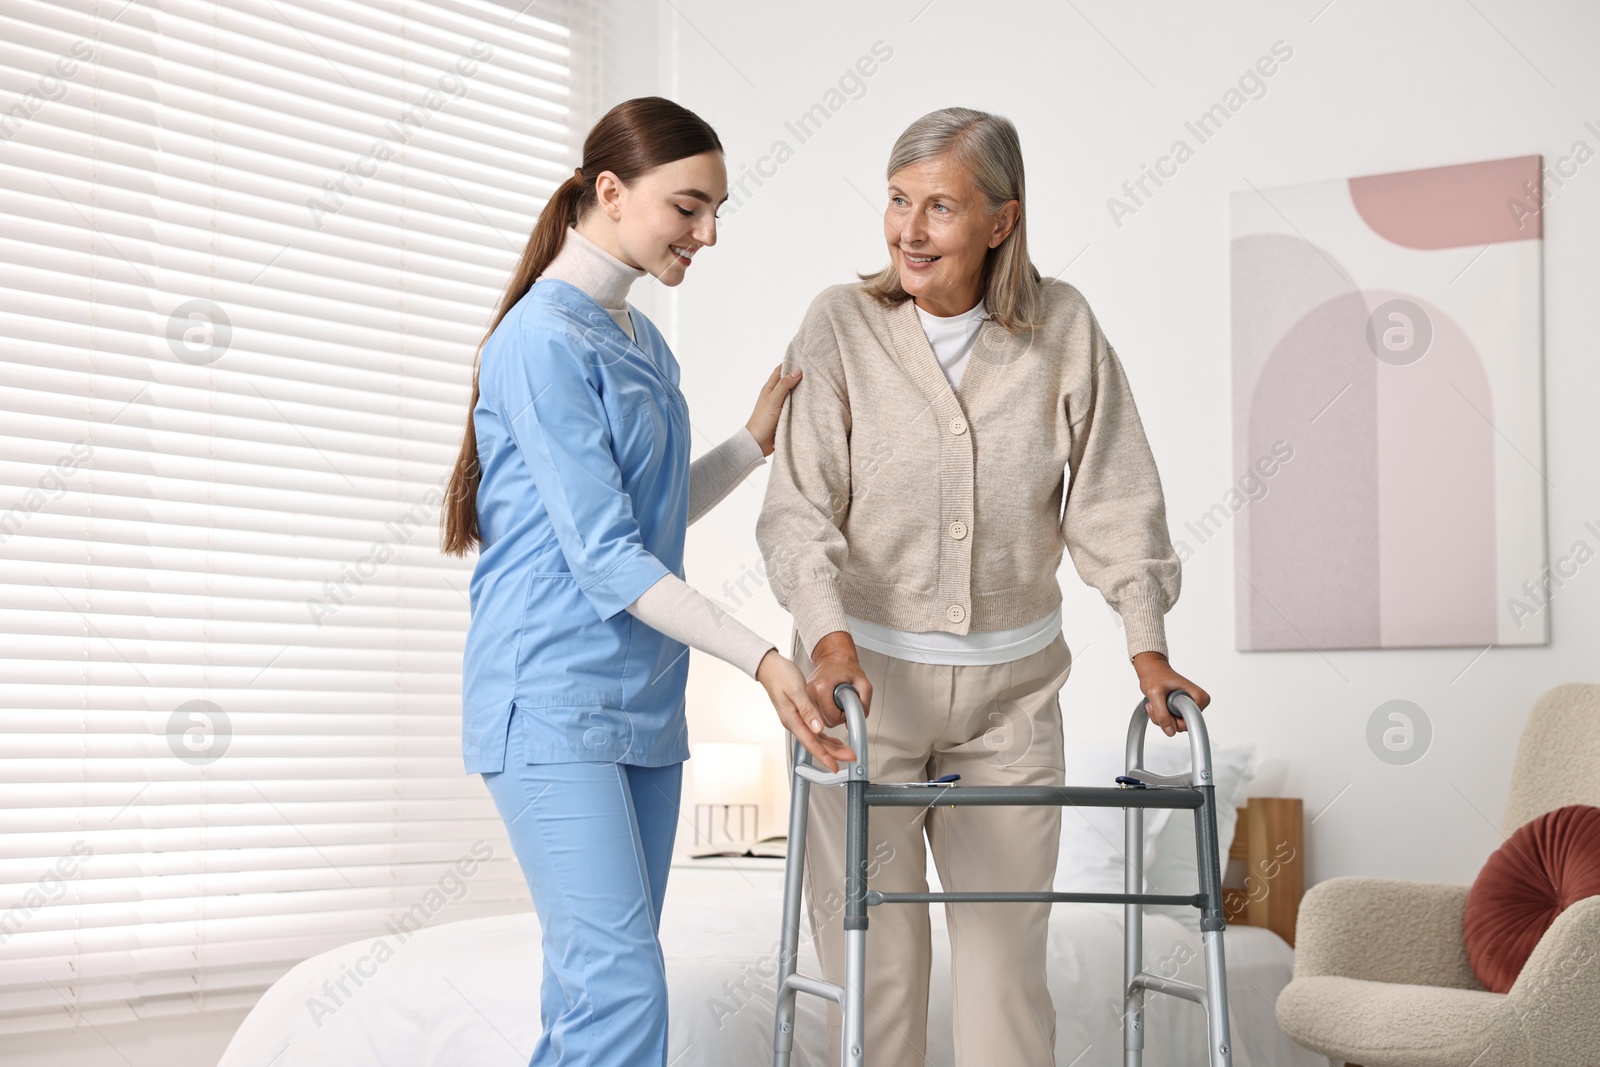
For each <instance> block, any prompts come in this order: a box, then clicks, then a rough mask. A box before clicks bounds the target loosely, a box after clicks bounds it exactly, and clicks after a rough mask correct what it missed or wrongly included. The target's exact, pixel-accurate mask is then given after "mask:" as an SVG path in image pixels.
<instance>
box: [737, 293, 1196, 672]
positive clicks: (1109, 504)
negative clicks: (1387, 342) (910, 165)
mask: <svg viewBox="0 0 1600 1067" xmlns="http://www.w3.org/2000/svg"><path fill="white" fill-rule="evenodd" d="M1041 298H1042V299H1041V314H1040V316H1039V318H1040V320H1041V324H1040V325H1039V326H1038V327H1036V328H1033V329H1024V330H1021V331H1019V332H1016V333H1011V332H1008V331H1007V330H1005V329H1004V328H1003V327H1001V326H1000V325H999V324H998V323H997V322H995V321H993V320H992V319H991V320H986V321H985V322H984V323H983V325H982V326H981V327H980V328H979V331H978V336H977V338H976V340H975V341H974V344H973V349H972V353H971V356H970V357H969V359H968V363H967V368H966V372H965V374H964V375H963V376H962V379H961V386H960V388H959V389H952V388H951V387H950V383H949V381H948V380H947V379H946V378H945V376H944V373H943V372H942V371H941V370H940V368H939V364H938V361H937V360H936V358H935V357H934V354H933V350H932V348H930V347H929V345H928V341H927V337H926V335H925V334H924V333H923V331H922V327H921V325H920V323H918V321H917V315H916V308H915V306H914V305H913V304H912V302H911V301H909V300H906V301H904V302H902V303H899V304H896V305H893V306H888V305H885V304H882V303H880V302H879V301H877V300H876V299H874V298H873V297H872V296H870V295H869V294H868V293H867V292H866V291H865V289H864V287H863V286H862V285H861V284H859V283H849V284H843V285H834V286H830V287H829V288H827V289H824V290H823V291H822V292H821V293H820V294H818V296H817V297H816V299H815V300H813V301H812V302H811V306H810V308H809V309H808V310H807V311H806V314H805V318H804V320H803V321H802V323H801V325H800V330H799V333H798V334H796V336H795V338H794V340H793V342H791V343H790V345H789V349H788V353H787V355H786V357H785V359H784V367H783V369H784V373H786V374H787V373H791V372H793V371H794V370H795V369H796V368H801V369H803V370H804V371H805V378H804V380H803V381H802V382H801V383H800V385H799V386H797V387H796V388H795V390H794V392H793V393H791V394H790V397H789V402H788V404H787V405H786V407H785V409H784V412H783V414H782V416H781V417H780V418H779V420H778V435H777V442H776V450H775V451H774V453H773V456H772V469H771V475H770V478H769V480H768V482H767V494H766V501H765V503H764V505H763V508H762V512H761V517H760V519H759V520H758V522H757V524H756V538H757V540H758V541H759V543H760V546H761V551H762V553H763V554H764V556H765V557H766V561H767V569H768V574H769V577H770V578H771V581H772V589H773V593H774V595H775V596H776V597H777V600H778V602H779V603H780V604H781V605H782V606H783V607H784V608H785V609H787V610H788V611H789V612H790V613H791V614H793V616H794V619H795V626H796V628H797V629H798V631H799V634H800V637H801V639H802V640H803V641H804V642H805V647H806V648H807V649H808V650H809V649H813V648H815V646H816V643H817V642H818V641H819V640H820V639H821V638H822V637H823V636H824V635H826V634H828V633H832V632H833V631H836V630H848V627H847V625H846V622H845V616H846V615H852V616H855V617H856V618H860V619H865V620H867V621H869V622H875V623H879V624H880V625H884V626H892V627H895V628H896V629H900V630H909V631H926V630H943V631H945V632H948V633H956V634H965V633H968V632H970V631H985V630H1003V629H1008V628H1010V627H1013V626H1020V625H1023V624H1024V623H1028V622H1032V621H1034V620H1036V619H1039V618H1042V617H1043V616H1045V615H1046V614H1048V613H1049V612H1050V611H1051V610H1052V609H1054V608H1055V607H1056V606H1057V605H1059V604H1060V603H1061V587H1060V585H1059V584H1058V583H1057V582H1056V572H1057V570H1059V568H1060V566H1061V555H1062V550H1063V548H1065V549H1066V550H1067V551H1069V552H1070V553H1071V555H1072V561H1073V564H1074V566H1075V567H1076V568H1077V571H1078V574H1079V576H1080V577H1082V578H1083V580H1084V581H1085V582H1088V583H1089V584H1090V585H1092V586H1094V587H1095V588H1096V589H1097V590H1099V591H1100V593H1101V595H1102V596H1104V597H1105V600H1106V603H1108V604H1109V605H1111V607H1112V608H1113V609H1114V610H1115V611H1116V612H1117V613H1118V615H1119V616H1120V617H1121V619H1122V621H1123V628H1124V631H1125V636H1126V638H1127V644H1128V655H1129V657H1130V658H1131V657H1133V656H1136V655H1138V654H1139V653H1140V652H1145V651H1150V650H1154V651H1157V652H1161V653H1162V654H1165V653H1166V651H1167V645H1166V633H1165V620H1164V618H1163V616H1164V615H1165V613H1166V612H1167V610H1168V609H1169V608H1171V607H1172V605H1173V604H1174V603H1175V602H1176V601H1177V599H1178V591H1179V586H1180V579H1181V564H1180V563H1179V560H1178V557H1177V554H1176V553H1175V552H1174V550H1173V547H1172V541H1171V537H1170V535H1169V533H1168V530H1167V520H1166V505H1165V502H1164V500H1163V497H1162V492H1161V481H1160V478H1159V476H1158V474H1157V472H1156V465H1155V460H1154V457H1153V456H1152V455H1151V452H1150V445H1149V443H1148V441H1147V440H1146V439H1145V434H1144V427H1143V424H1142V423H1141V422H1140V420H1139V414H1138V411H1137V409H1136V408H1135V407H1134V402H1133V394H1132V392H1131V391H1130V390H1129V387H1128V381H1127V378H1126V376H1125V375H1124V374H1123V370H1122V365H1121V362H1120V361H1119V360H1118V359H1117V354H1116V351H1115V350H1114V349H1113V348H1112V347H1111V345H1110V343H1109V342H1108V341H1107V340H1106V338H1105V335H1104V334H1103V333H1101V331H1100V326H1099V324H1098V323H1097V322H1096V321H1095V317H1094V315H1093V313H1092V312H1091V311H1090V310H1089V305H1088V302H1087V301H1086V300H1085V299H1084V298H1083V295H1082V294H1081V293H1079V292H1078V290H1077V289H1076V288H1074V287H1073V286H1071V285H1069V284H1067V283H1066V282H1061V281H1053V280H1051V281H1044V282H1043V283H1042V292H1041ZM1069 472H1070V480H1069V478H1068V474H1069ZM1063 498H1065V500H1066V507H1065V509H1063V507H1062V500H1063Z"/></svg>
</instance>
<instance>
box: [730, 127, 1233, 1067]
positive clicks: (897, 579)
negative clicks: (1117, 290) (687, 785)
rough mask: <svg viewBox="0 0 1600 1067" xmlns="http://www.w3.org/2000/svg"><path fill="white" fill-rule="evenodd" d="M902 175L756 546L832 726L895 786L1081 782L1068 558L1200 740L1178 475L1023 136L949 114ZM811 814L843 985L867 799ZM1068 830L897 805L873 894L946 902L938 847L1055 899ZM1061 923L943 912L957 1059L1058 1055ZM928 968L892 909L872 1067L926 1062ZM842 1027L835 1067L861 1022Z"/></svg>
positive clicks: (978, 886)
mask: <svg viewBox="0 0 1600 1067" xmlns="http://www.w3.org/2000/svg"><path fill="white" fill-rule="evenodd" d="M888 179H889V187H888V204H887V207H886V208H885V210H884V216H883V233H884V239H885V241H886V242H887V244H888V250H889V258H890V264H889V266H888V267H886V268H885V269H883V270H882V271H880V272H878V273H877V274H874V275H864V276H861V277H862V280H861V281H860V282H859V283H850V284H843V285H835V286H831V287H830V288H828V289H825V290H823V292H822V293H821V294H820V295H819V296H817V298H816V299H815V300H814V301H812V304H811V307H810V308H809V310H808V311H807V312H806V315H805V318H804V320H803V322H802V324H801V327H800V331H799V334H798V335H797V336H796V337H795V339H794V341H793V343H791V345H790V346H789V350H788V355H787V358H786V360H785V372H786V373H787V372H792V371H794V370H796V369H800V368H804V370H805V380H804V381H803V382H802V383H801V384H800V385H799V386H798V387H797V388H796V389H795V391H794V392H793V393H792V394H791V396H790V401H789V406H788V408H787V410H786V411H785V412H784V413H783V415H782V416H781V418H780V420H779V423H778V431H777V443H776V450H775V452H774V457H773V458H774V463H773V468H772V472H771V476H770V479H769V481H768V484H767V496H766V502H765V505H764V507H763V510H762V513H761V517H760V520H759V522H758V524H757V528H756V533H757V537H758V539H759V541H760V543H761V548H762V552H763V553H764V555H765V556H766V559H767V564H768V569H769V572H770V574H771V577H772V580H773V590H774V594H775V595H776V596H777V598H778V601H779V602H780V603H781V604H782V605H783V606H784V607H785V608H786V609H787V610H789V611H790V612H791V613H792V614H793V616H794V621H795V631H796V632H795V637H794V649H793V652H794V659H795V662H796V663H797V664H798V665H799V666H800V669H801V670H803V671H806V672H807V674H808V689H809V692H810V694H811V696H812V699H813V702H814V703H815V704H816V705H817V707H819V708H824V709H827V715H828V727H829V731H828V732H829V733H830V734H831V735H833V736H842V734H843V727H842V726H841V725H840V722H841V721H842V716H841V715H840V714H839V712H838V709H837V707H836V706H835V705H834V703H833V687H834V686H835V685H836V684H838V683H839V682H850V683H852V684H853V685H855V687H856V688H857V690H858V691H859V692H860V693H861V697H862V701H863V703H864V704H865V705H867V707H868V709H869V717H868V719H867V729H868V736H869V743H868V753H869V765H868V773H869V775H870V776H871V777H872V779H873V780H875V781H882V782H905V781H925V780H929V779H932V778H935V777H938V776H940V775H945V774H951V773H955V774H959V775H960V776H961V782H962V784H963V785H1049V784H1057V785H1058V784H1062V782H1063V779H1064V754H1063V748H1062V746H1063V735H1062V725H1061V709H1060V704H1059V699H1058V694H1059V690H1060V688H1061V686H1062V683H1064V682H1065V681H1066V679H1067V675H1068V673H1069V671H1070V670H1071V666H1072V657H1071V653H1070V651H1069V649H1068V647H1067V643H1066V640H1065V638H1064V636H1063V634H1062V631H1061V588H1060V586H1059V584H1058V583H1057V582H1056V572H1057V570H1058V569H1059V567H1060V565H1061V556H1062V550H1063V548H1065V549H1066V550H1068V551H1070V552H1071V554H1072V560H1073V563H1074V565H1075V566H1076V568H1077V571H1078V574H1079V575H1080V576H1081V577H1082V578H1083V580H1084V581H1086V582H1088V583H1089V584H1090V585H1092V586H1094V587H1095V588H1096V589H1098V590H1099V591H1100V593H1101V594H1102V595H1103V596H1104V597H1105V599H1106V602H1107V603H1108V604H1110V605H1111V607H1112V608H1114V609H1115V610H1116V612H1117V613H1118V614H1119V615H1120V616H1121V619H1122V621H1123V628H1124V632H1125V636H1126V639H1127V647H1128V655H1129V657H1130V659H1131V660H1132V663H1133V667H1134V670H1135V671H1136V672H1137V674H1138V680H1139V688H1140V691H1141V692H1142V693H1143V694H1144V695H1145V696H1147V697H1149V698H1150V717H1151V720H1152V721H1153V722H1155V724H1156V725H1157V726H1159V727H1160V728H1161V729H1162V730H1163V731H1165V732H1166V733H1167V734H1169V735H1171V734H1172V733H1174V732H1175V731H1176V730H1181V729H1183V726H1182V723H1181V720H1179V721H1175V720H1174V719H1173V717H1172V716H1171V715H1170V714H1169V712H1168V709H1167V707H1166V695H1167V694H1168V693H1170V692H1172V691H1173V690H1175V689H1184V690H1187V691H1188V692H1189V693H1190V694H1191V695H1192V696H1193V697H1194V698H1195V701H1196V703H1198V704H1199V705H1200V706H1201V707H1204V706H1205V705H1206V704H1207V703H1209V700H1210V698H1209V696H1208V695H1207V694H1206V693H1205V692H1204V691H1203V690H1202V689H1200V687H1199V686H1197V685H1195V684H1194V683H1193V682H1191V681H1189V680H1188V679H1186V678H1184V677H1183V676H1181V675H1179V674H1178V673H1177V672H1176V671H1174V670H1173V668H1172V667H1171V666H1170V665H1169V664H1168V662H1167V645H1166V638H1165V629H1164V618H1163V616H1164V615H1165V613H1166V611H1167V609H1169V608H1170V607H1171V606H1172V604H1173V603H1174V602H1175V601H1176V600H1177V597H1178V589H1179V584H1180V583H1179V579H1180V565H1179V561H1178V558H1177V555H1176V553H1175V552H1174V551H1173V547H1172V543H1171V539H1170V536H1169V534H1168V532H1167V525H1166V508H1165V504H1164V501H1163V498H1162V492H1161V483H1160V479H1159V477H1158V475H1157V472H1156V466H1155V462H1154V459H1153V458H1152V455H1151V451H1150V446H1149V444H1148V442H1147V441H1146V439H1145V435H1144V430H1143V426H1142V424H1141V423H1140V420H1139V415H1138V412H1137V410H1136V409H1135V407H1134V402H1133V397H1132V395H1131V393H1130V391H1129V388H1128V382H1127V379H1126V377H1125V376H1124V374H1123V371H1122V366H1121V364H1120V362H1119V361H1118V359H1117V354H1116V352H1115V351H1114V350H1113V349H1112V347H1111V345H1110V343H1109V342H1107V340H1106V338H1105V336H1104V335H1103V334H1102V333H1101V331H1100V327H1099V324H1098V323H1097V322H1096V321H1095V318H1094V315H1093V314H1092V313H1091V312H1090V310H1089V305H1088V303H1087V302H1086V301H1085V300H1084V298H1083V295H1082V294H1081V293H1079V292H1078V290H1077V289H1075V288H1073V287H1072V286H1071V285H1068V284H1067V283H1065V282H1060V281H1056V280H1054V279H1049V280H1045V279H1041V277H1040V274H1039V272H1038V271H1037V270H1036V269H1035V268H1034V266H1033V264H1032V262H1031V261H1030V260H1029V258H1028V246H1027V233H1026V219H1027V214H1026V202H1025V199H1024V195H1023V165H1022V151H1021V147H1020V143H1019V141H1018V138H1017V132H1016V129H1015V127H1014V126H1013V125H1012V124H1011V123H1010V122H1009V121H1008V120H1006V119H1004V118H1001V117H999V116H995V115H990V114H987V113H985V112H981V111H974V110H971V109H968V108H946V109H943V110H940V111H935V112H932V113H931V114H928V115H925V116H923V117H922V118H920V119H918V120H917V121H916V122H914V123H912V124H911V126H910V127H909V128H908V129H907V130H906V131H905V132H904V133H903V134H901V135H900V138H899V139H898V140H897V141H896V142H895V145H894V149H893V151H892V152H891V153H890V157H889V166H888ZM1069 471H1070V480H1069V476H1068V472H1069ZM1063 498H1065V502H1066V506H1065V509H1064V510H1063V507H1062V502H1063ZM1078 784H1084V783H1078ZM811 797H812V800H811V805H812V808H811V814H810V831H809V833H808V835H807V842H806V869H807V872H808V875H807V886H806V893H807V898H808V911H809V916H810V922H811V928H812V936H813V939H814V940H815V942H816V947H817V952H818V956H819V958H820V960H821V963H822V967H823V971H824V974H825V976H826V977H827V978H828V979H829V980H830V981H834V982H842V981H843V974H844V939H843V935H842V925H843V923H842V919H841V918H840V916H841V914H842V904H841V902H842V900H843V886H844V834H845V825H844V797H843V793H842V790H838V789H813V790H812V791H811ZM1060 826H1061V809H1060V808H1057V807H1010V808H1007V807H961V808H950V807H940V808H931V809H919V808H876V809H874V810H873V812H872V818H871V823H870V833H869V855H870V856H872V857H873V864H874V866H873V870H872V872H871V877H872V885H873V888H876V889H882V890H885V891H891V890H893V891H912V892H918V891H920V892H926V891H927V878H926V870H925V864H924V856H925V855H926V853H927V851H930V850H931V852H932V854H933V859H934V863H935V864H936V865H937V866H938V870H939V878H940V881H941V882H942V884H943V886H944V888H945V889H946V890H948V891H977V890H991V889H1007V890H1036V891H1044V890H1048V889H1049V888H1050V884H1051V881H1052V877H1053V875H1054V872H1055V865H1056V856H1057V849H1058V845H1059V839H1060ZM924 833H926V835H927V843H928V846H929V848H925V847H924V844H923V835H924ZM1049 913H1050V905H1048V904H1033V903H992V904H956V905H947V910H946V914H947V917H948V922H949V929H950V951H951V957H952V970H953V973H954V983H953V984H954V994H955V1018H954V1040H955V1052H956V1063H957V1064H958V1065H963V1067H978V1065H980V1064H983V1065H990V1064H1006V1065H1007V1067H1042V1065H1047V1064H1051V1063H1052V1062H1053V1050H1054V1045H1055V1010H1054V1006H1053V1004H1052V1002H1051V998H1050V993H1049V990H1048V989H1047V987H1046V980H1045V948H1046V929H1047V923H1048V920H1049ZM929 958H930V933H929V920H928V913H927V909H926V908H925V907H916V906H914V905H906V904H895V905H885V906H883V907H879V908H873V909H871V912H870V925H869V927H868V931H867V961H868V962H867V986H866V991H865V992H866V999H867V1004H868V1009H867V1018H866V1035H867V1042H868V1046H867V1047H868V1049H869V1060H870V1062H871V1063H872V1064H873V1067H910V1065H913V1064H921V1063H923V1061H924V1056H925V1051H926V1047H927V1013H928V971H929ZM830 1019H831V1023H832V1026H831V1035H830V1036H831V1040H830V1042H829V1047H830V1050H831V1051H830V1056H831V1057H832V1062H833V1063H835V1064H837V1063H838V1056H839V1025H840V1019H839V1012H838V1008H837V1007H832V1008H830Z"/></svg>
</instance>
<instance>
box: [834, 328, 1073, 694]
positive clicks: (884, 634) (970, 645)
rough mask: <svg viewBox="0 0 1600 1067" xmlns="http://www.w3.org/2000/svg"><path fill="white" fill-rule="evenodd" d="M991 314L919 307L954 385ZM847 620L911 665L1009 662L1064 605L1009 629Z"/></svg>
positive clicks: (1050, 630)
mask: <svg viewBox="0 0 1600 1067" xmlns="http://www.w3.org/2000/svg"><path fill="white" fill-rule="evenodd" d="M987 314H988V307H987V305H986V304H985V302H984V301H982V300H979V301H978V303H977V306H975V307H974V308H972V310H970V311H964V312H962V313H961V314H959V315H950V316H940V315H930V314H928V312H926V311H924V310H922V308H920V307H918V308H917V321H919V322H920V323H922V332H923V333H924V334H926V335H927V338H928V345H929V347H931V348H932V349H933V356H934V358H935V359H937V360H938V361H939V369H940V370H942V371H944V376H945V379H946V380H947V381H948V382H949V383H950V388H951V389H957V388H959V387H960V385H961V376H962V374H963V373H964V372H965V371H966V368H967V357H968V356H970V355H971V354H972V345H973V342H974V341H975V340H976V339H977V336H978V329H979V327H981V326H982V325H983V320H984V317H985V316H986V315H987ZM845 620H846V622H847V623H848V624H849V626H850V636H851V637H852V638H853V639H854V640H855V643H856V645H857V646H859V647H861V648H865V649H869V650H870V651H873V652H878V653H881V654H882V655H885V656H891V657H893V658H895V659H900V660H909V661H911V662H912V663H944V664H950V665H954V666H974V665H983V664H993V663H1010V662H1012V661H1013V660H1019V659H1022V658H1023V657H1024V656H1031V655H1033V654H1034V653H1035V652H1038V651H1039V650H1040V649H1042V648H1044V647H1046V646H1047V645H1049V644H1050V642H1052V641H1054V640H1055V639H1056V635H1057V634H1059V633H1060V632H1061V609H1060V607H1057V608H1056V609H1055V610H1054V611H1052V612H1050V614H1048V615H1046V616H1045V617H1044V618H1042V619H1039V620H1037V621H1034V622H1030V623H1025V624H1023V625H1022V626H1013V627H1011V628H1010V629H1008V630H984V631H974V632H971V633H965V634H952V633H946V632H945V631H943V630H927V631H923V632H913V631H910V630H896V629H893V628H892V627H888V626H880V625H878V624H877V623H873V622H867V621H866V620H864V619H857V618H854V617H853V616H850V615H846V616H845Z"/></svg>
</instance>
